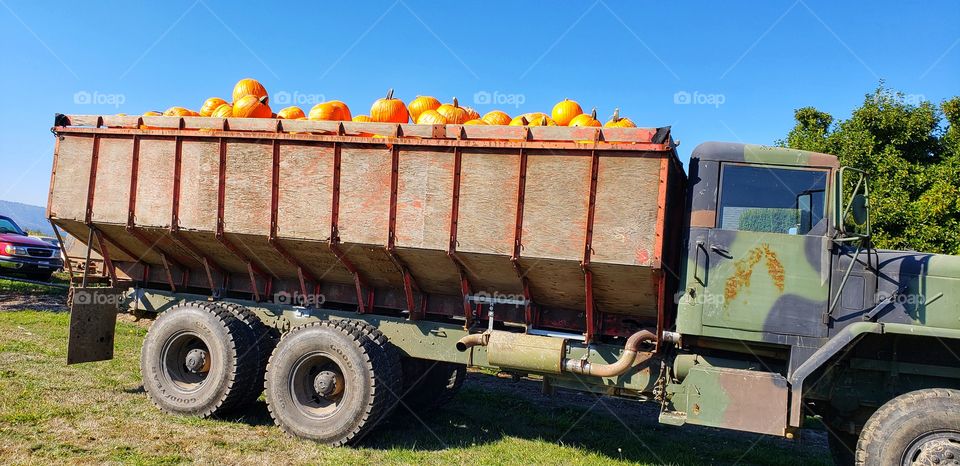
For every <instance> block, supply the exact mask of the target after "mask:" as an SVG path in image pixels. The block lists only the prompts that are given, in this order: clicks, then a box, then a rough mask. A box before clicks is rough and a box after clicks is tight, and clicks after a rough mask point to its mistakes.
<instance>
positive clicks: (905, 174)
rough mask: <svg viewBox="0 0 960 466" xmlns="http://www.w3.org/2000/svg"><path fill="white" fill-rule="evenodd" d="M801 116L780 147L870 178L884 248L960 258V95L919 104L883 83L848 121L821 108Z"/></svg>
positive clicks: (877, 241)
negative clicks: (820, 155) (829, 158)
mask: <svg viewBox="0 0 960 466" xmlns="http://www.w3.org/2000/svg"><path fill="white" fill-rule="evenodd" d="M794 117H795V119H796V126H794V128H793V129H792V130H791V131H790V133H789V134H788V135H787V138H786V139H785V140H782V141H778V143H779V144H780V145H783V146H787V147H792V148H795V149H803V150H811V151H816V152H825V153H829V154H834V155H836V156H838V157H839V158H840V163H841V164H842V165H847V166H852V167H856V168H859V169H862V170H866V171H867V172H869V173H870V175H871V182H870V193H871V204H872V214H873V219H872V222H873V231H874V243H875V244H876V246H877V247H880V248H890V249H912V250H918V251H926V252H937V253H944V254H956V255H960V97H953V98H952V99H950V100H947V101H944V102H942V103H941V104H940V105H939V106H938V105H935V104H933V103H931V102H928V101H922V102H919V103H913V102H911V101H910V99H907V98H906V96H904V94H902V93H900V92H894V91H892V90H890V89H887V88H885V87H884V86H883V83H881V84H880V86H879V87H878V88H877V89H876V90H875V91H874V92H873V93H871V94H867V95H866V96H865V97H864V100H863V104H862V105H861V106H860V107H859V108H857V109H855V110H854V111H853V113H852V115H851V116H850V118H849V119H847V120H843V121H839V122H834V118H833V117H832V116H831V115H829V114H827V113H825V112H822V111H819V110H817V109H815V108H813V107H804V108H801V109H798V110H796V112H795V113H794Z"/></svg>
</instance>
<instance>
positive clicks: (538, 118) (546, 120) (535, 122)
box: [529, 114, 557, 126]
mask: <svg viewBox="0 0 960 466" xmlns="http://www.w3.org/2000/svg"><path fill="white" fill-rule="evenodd" d="M529 125H530V126H557V122H556V121H553V118H550V117H548V116H546V115H543V114H539V115H535V116H534V117H533V118H531V119H530V123H529Z"/></svg>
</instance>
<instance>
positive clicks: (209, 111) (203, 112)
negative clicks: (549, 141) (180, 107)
mask: <svg viewBox="0 0 960 466" xmlns="http://www.w3.org/2000/svg"><path fill="white" fill-rule="evenodd" d="M225 103H227V101H226V100H223V99H221V98H219V97H211V98H209V99H207V100H205V101H203V105H202V106H201V107H200V116H207V117H208V116H210V115H213V111H214V110H216V109H217V107H219V106H221V105H223V104H225Z"/></svg>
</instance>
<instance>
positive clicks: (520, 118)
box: [509, 114, 530, 126]
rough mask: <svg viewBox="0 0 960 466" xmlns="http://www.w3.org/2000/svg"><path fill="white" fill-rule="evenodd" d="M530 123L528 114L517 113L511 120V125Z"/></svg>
mask: <svg viewBox="0 0 960 466" xmlns="http://www.w3.org/2000/svg"><path fill="white" fill-rule="evenodd" d="M529 124H530V120H528V119H527V114H523V115H517V116H515V117H513V119H512V120H510V123H509V125H510V126H527V125H529Z"/></svg>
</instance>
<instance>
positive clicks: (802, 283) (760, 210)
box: [703, 163, 830, 337]
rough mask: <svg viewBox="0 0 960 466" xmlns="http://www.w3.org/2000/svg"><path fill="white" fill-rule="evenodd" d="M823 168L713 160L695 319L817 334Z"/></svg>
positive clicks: (823, 247) (825, 275)
mask: <svg viewBox="0 0 960 466" xmlns="http://www.w3.org/2000/svg"><path fill="white" fill-rule="evenodd" d="M828 175H829V171H828V170H821V169H806V168H793V167H791V168H785V167H781V166H767V165H750V164H740V163H723V164H721V173H720V192H719V202H718V205H717V219H716V227H715V228H714V229H712V230H711V231H710V233H709V234H708V236H707V244H706V245H705V246H706V250H707V251H706V252H707V254H709V262H708V263H709V264H710V266H709V270H708V275H707V277H708V278H707V283H706V294H707V297H708V299H705V300H704V307H703V325H704V326H707V327H716V328H725V329H737V330H746V331H755V332H764V333H774V334H781V335H801V336H810V337H823V336H825V335H826V326H825V325H823V314H824V312H826V309H827V302H828V299H829V285H830V283H829V271H830V255H829V249H828V247H827V245H828V244H829V243H828V239H827V237H826V232H827V223H828V218H827V215H826V199H827V197H826V193H827V190H826V187H827V186H826V185H827V179H828Z"/></svg>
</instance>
